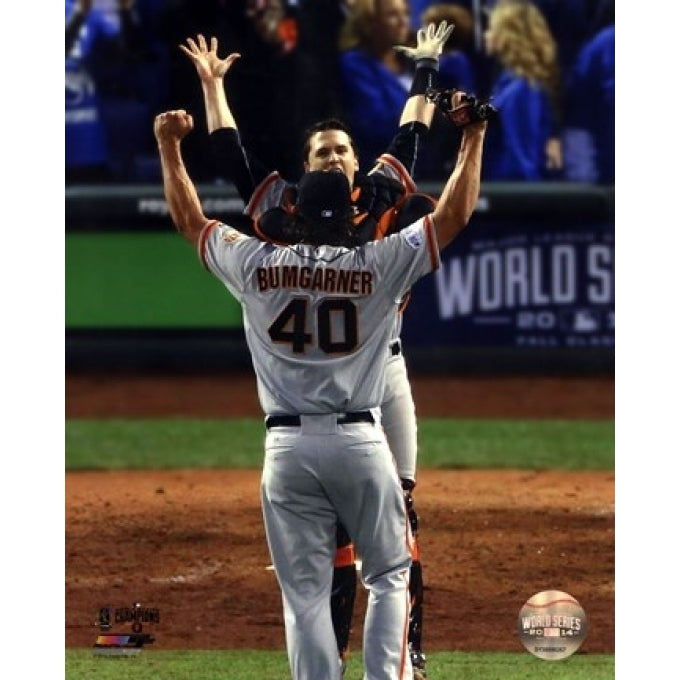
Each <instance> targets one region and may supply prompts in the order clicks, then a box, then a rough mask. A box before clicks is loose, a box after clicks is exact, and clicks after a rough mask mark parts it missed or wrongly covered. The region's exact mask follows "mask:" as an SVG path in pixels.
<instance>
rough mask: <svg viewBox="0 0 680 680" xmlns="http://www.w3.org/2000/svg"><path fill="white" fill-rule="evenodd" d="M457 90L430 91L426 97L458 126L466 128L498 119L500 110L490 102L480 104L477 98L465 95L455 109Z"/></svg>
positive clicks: (432, 89)
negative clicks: (454, 97)
mask: <svg viewBox="0 0 680 680" xmlns="http://www.w3.org/2000/svg"><path fill="white" fill-rule="evenodd" d="M456 92H457V90H437V89H434V88H431V89H429V90H428V91H427V92H426V93H425V96H426V97H427V98H428V99H429V100H430V101H431V102H432V103H433V104H434V105H435V106H436V107H437V108H438V109H439V110H440V111H441V112H442V113H444V115H446V117H447V118H448V119H449V120H450V121H451V122H452V123H453V124H454V125H455V126H456V127H465V126H466V125H469V124H470V123H476V122H478V121H480V120H487V121H489V122H491V121H493V120H495V119H496V118H497V117H498V109H497V108H496V107H494V106H492V105H491V104H490V103H489V102H488V101H485V102H480V101H479V100H478V99H477V97H474V96H472V95H467V94H466V95H463V98H462V102H461V103H460V104H459V105H458V106H456V107H454V106H453V104H452V102H453V95H454V94H455V93H456Z"/></svg>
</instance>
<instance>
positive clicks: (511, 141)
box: [482, 0, 562, 181]
mask: <svg viewBox="0 0 680 680" xmlns="http://www.w3.org/2000/svg"><path fill="white" fill-rule="evenodd" d="M484 39H485V47H486V51H487V53H488V54H489V55H491V56H494V57H495V58H496V60H497V62H498V65H499V68H500V72H499V75H498V77H497V78H496V80H495V82H494V84H493V86H492V88H491V93H490V94H491V97H492V103H493V104H494V106H496V108H498V110H499V111H500V120H499V124H497V125H490V126H489V130H488V136H487V144H486V146H485V153H484V163H483V166H482V172H483V179H484V180H487V181H488V180H491V181H539V180H544V179H558V178H560V177H561V173H562V147H561V140H560V134H561V126H562V121H561V94H560V88H561V84H560V82H561V81H560V70H559V62H558V53H557V46H556V43H555V40H554V38H553V36H552V34H551V32H550V29H549V28H548V25H547V23H546V21H545V18H544V17H543V15H542V14H541V12H540V10H539V9H538V8H537V7H536V6H535V5H534V4H532V3H531V2H527V1H523V0H500V1H499V2H498V3H497V4H496V5H495V6H494V8H493V9H492V10H491V12H490V13H489V18H488V28H487V31H486V32H485V34H484Z"/></svg>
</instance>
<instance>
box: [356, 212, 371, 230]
mask: <svg viewBox="0 0 680 680" xmlns="http://www.w3.org/2000/svg"><path fill="white" fill-rule="evenodd" d="M366 215H368V213H367V212H365V211H364V212H362V213H359V214H358V215H354V217H353V218H352V224H353V225H354V226H355V227H356V226H357V225H358V224H360V223H361V222H362V220H363V219H364V217H366Z"/></svg>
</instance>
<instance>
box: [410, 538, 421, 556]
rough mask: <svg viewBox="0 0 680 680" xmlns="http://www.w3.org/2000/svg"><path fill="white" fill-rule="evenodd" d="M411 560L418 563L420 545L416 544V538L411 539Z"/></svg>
mask: <svg viewBox="0 0 680 680" xmlns="http://www.w3.org/2000/svg"><path fill="white" fill-rule="evenodd" d="M411 559H412V560H413V561H414V562H420V545H419V544H418V537H417V536H414V537H413V545H412V547H411Z"/></svg>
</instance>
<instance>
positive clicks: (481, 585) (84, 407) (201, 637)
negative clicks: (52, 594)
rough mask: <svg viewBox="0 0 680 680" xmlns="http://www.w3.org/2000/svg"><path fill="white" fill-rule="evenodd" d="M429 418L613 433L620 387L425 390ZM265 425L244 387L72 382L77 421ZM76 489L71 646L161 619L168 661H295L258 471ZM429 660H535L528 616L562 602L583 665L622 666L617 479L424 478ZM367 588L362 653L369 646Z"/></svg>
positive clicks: (467, 382)
mask: <svg viewBox="0 0 680 680" xmlns="http://www.w3.org/2000/svg"><path fill="white" fill-rule="evenodd" d="M413 388H414V396H415V399H416V404H417V406H418V412H419V415H421V416H450V417H537V418H576V417H578V418H613V417H614V380H613V378H606V377H603V378H595V379H583V378H570V379H558V378H550V379H548V378H522V379H513V378H502V379H491V378H485V379H481V380H475V379H470V378H461V379H441V378H433V377H427V378H418V377H414V379H413ZM173 415H175V416H178V415H183V416H194V417H196V416H203V417H229V416H251V415H260V410H259V406H258V404H257V397H256V394H255V387H254V379H253V378H252V376H250V375H245V376H216V377H214V378H207V377H205V376H185V377H183V378H181V379H180V378H176V377H153V376H128V377H124V378H120V377H119V378H114V377H112V376H107V375H98V376H92V375H81V376H77V375H74V376H67V379H66V416H67V417H69V418H71V417H72V418H76V417H122V416H137V417H154V416H173ZM65 484H66V542H65V557H66V587H65V595H66V646H67V647H82V646H90V645H92V644H93V642H94V638H95V635H96V632H97V630H96V628H95V627H94V625H93V623H94V619H95V612H96V609H97V608H98V607H100V606H102V605H104V604H110V605H113V606H114V607H123V606H129V605H130V604H132V602H133V601H139V602H141V603H142V604H143V605H145V606H156V607H159V608H160V610H161V623H160V624H159V625H158V626H157V627H156V637H157V641H156V643H155V645H154V646H155V647H156V648H158V649H175V648H182V649H194V648H196V649H217V648H239V647H243V648H252V649H269V648H276V649H283V648H284V637H283V623H282V617H281V602H280V596H279V591H278V588H277V585H276V581H275V578H274V575H273V573H272V571H271V570H269V569H267V566H268V564H269V560H268V555H267V548H266V543H265V539H264V533H263V527H262V520H261V514H260V507H259V497H258V486H259V472H258V471H251V472H237V471H219V472H217V471H174V472H156V471H154V472H143V473H142V472H135V473H126V472H105V473H94V472H82V473H74V474H67V475H66V478H65ZM416 503H417V508H418V511H419V514H420V517H421V531H420V542H421V551H422V554H423V563H424V577H425V583H426V590H425V623H424V636H423V639H424V643H425V650H426V651H436V650H494V651H521V650H522V649H523V647H522V646H521V643H520V642H519V639H518V636H517V634H516V632H515V625H516V620H517V614H518V612H519V609H520V607H521V606H522V604H523V603H524V601H525V600H526V599H527V598H529V597H530V596H531V595H533V594H534V593H535V592H538V591H540V590H549V589H557V590H564V591H566V592H568V593H570V594H571V595H573V596H574V597H576V598H577V599H578V600H579V601H580V603H581V604H582V605H583V607H584V609H585V610H586V613H587V615H588V624H589V633H588V637H587V639H586V640H585V642H584V644H583V646H582V648H581V649H582V651H583V652H590V653H604V652H613V651H614V475H613V473H556V472H532V471H504V472H497V471H456V470H453V471H425V470H423V471H421V472H420V473H419V478H418V489H417V492H416ZM365 603H366V599H365V593H364V591H363V589H361V588H360V589H359V594H358V604H357V612H356V615H355V627H354V630H353V633H352V641H353V644H354V646H355V647H358V646H359V645H360V640H361V618H362V613H363V611H364V609H365Z"/></svg>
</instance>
